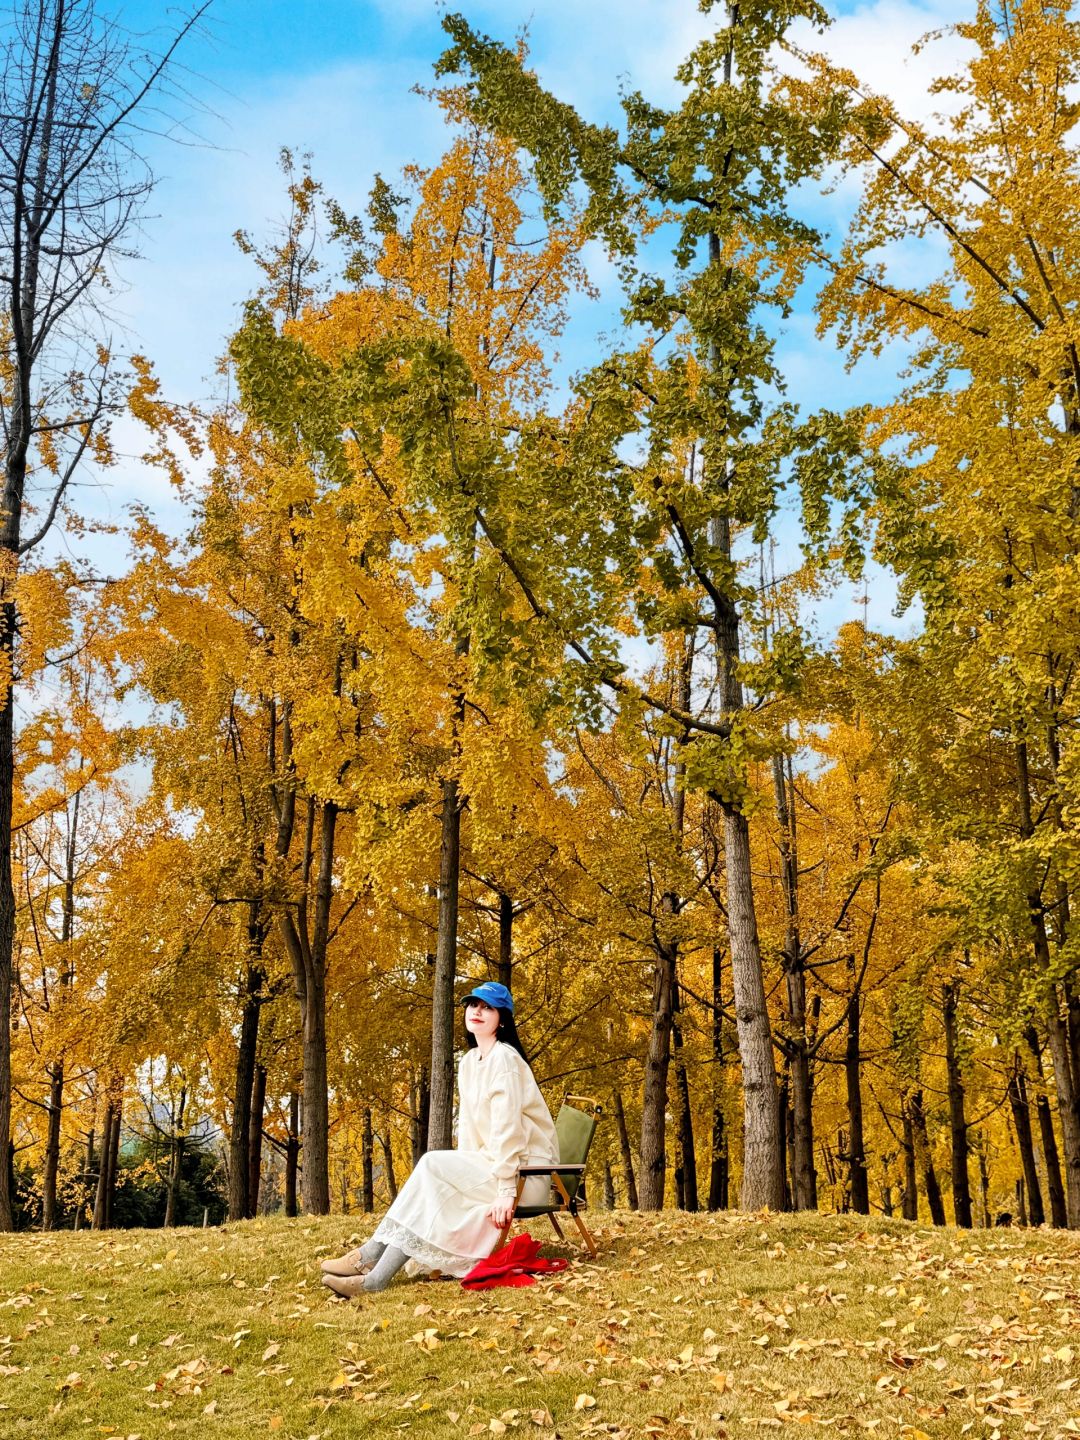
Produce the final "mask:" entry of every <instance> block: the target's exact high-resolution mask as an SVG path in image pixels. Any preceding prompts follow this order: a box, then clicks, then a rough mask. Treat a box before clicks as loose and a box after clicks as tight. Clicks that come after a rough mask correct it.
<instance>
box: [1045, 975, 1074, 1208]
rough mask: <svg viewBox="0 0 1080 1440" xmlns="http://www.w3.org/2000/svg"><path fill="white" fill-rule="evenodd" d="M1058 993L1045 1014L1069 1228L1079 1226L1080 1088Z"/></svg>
mask: <svg viewBox="0 0 1080 1440" xmlns="http://www.w3.org/2000/svg"><path fill="white" fill-rule="evenodd" d="M1057 1006H1058V1000H1057V994H1056V992H1055V993H1054V994H1052V996H1051V998H1050V1004H1049V1009H1048V1012H1047V1016H1046V1039H1047V1045H1048V1046H1049V1050H1050V1059H1051V1062H1052V1064H1053V1067H1054V1089H1055V1090H1056V1092H1057V1101H1058V1121H1059V1123H1060V1125H1061V1148H1062V1151H1063V1152H1064V1156H1065V1213H1066V1216H1067V1219H1068V1227H1069V1229H1070V1230H1078V1229H1080V1091H1078V1090H1077V1087H1076V1084H1075V1081H1074V1077H1073V1073H1072V1056H1071V1054H1070V1052H1069V1038H1068V1030H1067V1026H1066V1022H1065V1021H1064V1020H1063V1019H1062V1018H1061V1015H1060V1013H1059V1011H1058V1008H1057Z"/></svg>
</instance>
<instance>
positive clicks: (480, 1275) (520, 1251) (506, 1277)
mask: <svg viewBox="0 0 1080 1440" xmlns="http://www.w3.org/2000/svg"><path fill="white" fill-rule="evenodd" d="M569 1263H570V1262H569V1260H563V1259H561V1258H557V1259H551V1260H548V1259H545V1257H544V1256H542V1255H541V1254H540V1241H539V1240H534V1239H533V1238H532V1236H531V1235H525V1234H522V1235H515V1236H514V1238H513V1240H511V1241H510V1243H509V1245H504V1246H503V1247H502V1249H501V1250H496V1251H495V1253H494V1254H493V1255H489V1256H488V1257H487V1259H486V1260H481V1261H480V1263H479V1264H478V1265H474V1266H473V1268H472V1269H471V1270H470V1271H469V1273H468V1274H467V1275H466V1276H465V1278H464V1279H463V1280H462V1282H461V1283H462V1285H464V1287H465V1289H466V1290H493V1289H494V1288H495V1287H496V1286H497V1285H532V1284H534V1283H535V1281H536V1277H537V1275H550V1274H552V1273H553V1272H555V1271H558V1270H565V1269H566V1267H567V1265H569Z"/></svg>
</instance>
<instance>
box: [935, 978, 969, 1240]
mask: <svg viewBox="0 0 1080 1440" xmlns="http://www.w3.org/2000/svg"><path fill="white" fill-rule="evenodd" d="M959 989H960V987H959V984H958V982H957V981H955V980H952V981H948V982H947V983H946V984H944V985H943V986H942V987H941V1017H942V1020H943V1022H944V1026H945V1074H946V1077H947V1080H948V1087H949V1134H950V1137H951V1141H952V1148H951V1154H952V1190H953V1215H954V1218H955V1220H956V1223H957V1225H958V1226H959V1227H960V1229H961V1230H970V1229H971V1180H970V1177H969V1173H968V1127H967V1119H966V1117H965V1114H964V1081H963V1077H962V1076H961V1074H960V1062H959V1060H958V1059H957V1055H956V1008H957V1002H958V999H959Z"/></svg>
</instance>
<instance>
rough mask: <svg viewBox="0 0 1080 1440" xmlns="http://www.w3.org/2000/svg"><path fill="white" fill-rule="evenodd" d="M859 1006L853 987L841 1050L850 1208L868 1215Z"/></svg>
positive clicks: (858, 996) (855, 990)
mask: <svg viewBox="0 0 1080 1440" xmlns="http://www.w3.org/2000/svg"><path fill="white" fill-rule="evenodd" d="M861 1010H862V997H861V995H860V994H859V991H858V989H857V988H855V989H853V991H852V994H851V996H850V998H849V1000H848V1004H847V1045H846V1048H845V1051H844V1076H845V1079H846V1081H847V1112H848V1136H849V1139H848V1187H849V1189H850V1192H851V1208H852V1210H854V1211H855V1213H856V1215H869V1214H870V1179H869V1175H868V1174H867V1169H866V1141H865V1138H864V1135H863V1103H862V1072H861V1065H862V1040H861V1034H860V1022H861Z"/></svg>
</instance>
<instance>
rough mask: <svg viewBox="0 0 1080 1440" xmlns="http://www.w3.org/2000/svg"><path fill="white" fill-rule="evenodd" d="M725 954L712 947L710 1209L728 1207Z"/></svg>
mask: <svg viewBox="0 0 1080 1440" xmlns="http://www.w3.org/2000/svg"><path fill="white" fill-rule="evenodd" d="M722 982H723V954H722V952H721V950H720V947H719V945H714V946H713V957H712V992H713V993H712V1000H713V1009H712V1052H713V1053H712V1059H713V1063H712V1073H713V1083H712V1157H711V1164H710V1167H709V1209H710V1210H726V1209H727V1208H728V1181H729V1172H728V1137H727V1124H726V1122H725V1119H724V1014H723V1008H722V1007H723V998H724V996H723V983H722Z"/></svg>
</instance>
